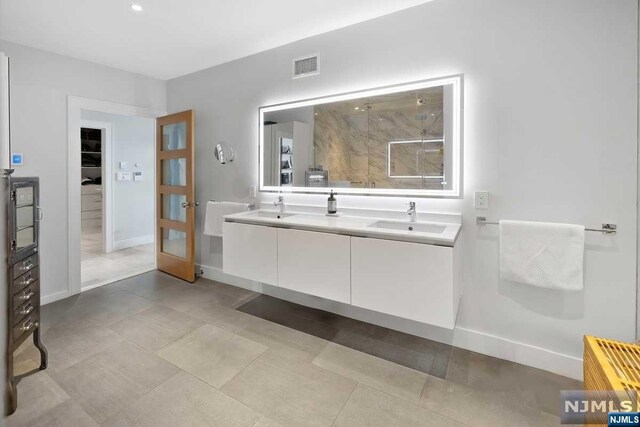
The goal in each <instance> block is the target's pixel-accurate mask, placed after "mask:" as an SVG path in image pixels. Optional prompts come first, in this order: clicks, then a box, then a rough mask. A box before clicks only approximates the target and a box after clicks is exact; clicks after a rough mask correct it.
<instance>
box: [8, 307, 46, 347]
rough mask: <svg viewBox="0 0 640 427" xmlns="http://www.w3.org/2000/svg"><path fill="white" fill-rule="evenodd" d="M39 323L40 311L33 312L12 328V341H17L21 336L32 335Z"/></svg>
mask: <svg viewBox="0 0 640 427" xmlns="http://www.w3.org/2000/svg"><path fill="white" fill-rule="evenodd" d="M39 322H40V311H39V310H38V309H35V310H33V311H32V312H31V313H29V314H28V315H27V316H25V317H24V318H23V319H22V320H20V322H18V324H17V325H15V326H14V327H13V340H14V341H18V340H19V339H20V338H22V336H24V335H28V334H30V333H32V332H33V331H34V330H35V329H36V328H37V327H38V324H39Z"/></svg>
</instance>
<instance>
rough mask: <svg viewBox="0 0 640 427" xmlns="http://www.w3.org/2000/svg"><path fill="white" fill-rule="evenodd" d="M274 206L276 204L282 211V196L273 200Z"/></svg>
mask: <svg viewBox="0 0 640 427" xmlns="http://www.w3.org/2000/svg"><path fill="white" fill-rule="evenodd" d="M273 205H274V206H278V207H279V208H280V212H284V197H283V196H278V199H277V200H276V201H275V202H273Z"/></svg>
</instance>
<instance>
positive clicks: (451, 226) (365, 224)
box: [224, 209, 460, 246]
mask: <svg viewBox="0 0 640 427" xmlns="http://www.w3.org/2000/svg"><path fill="white" fill-rule="evenodd" d="M278 213H279V212H278V211H277V210H271V209H269V210H265V209H260V210H257V211H249V212H242V213H237V214H232V215H226V216H225V217H224V219H225V221H227V222H240V223H245V224H254V225H265V226H271V227H280V228H293V229H298V230H307V231H319V232H325V233H335V234H346V235H350V236H360V237H373V238H378V239H387V240H399V241H403V242H415V243H426V244H431V245H440V246H453V245H454V244H455V242H456V239H457V238H458V234H460V224H457V223H446V222H431V221H429V222H427V221H420V220H418V221H416V222H413V223H411V222H409V220H395V219H389V218H382V217H381V218H376V217H369V216H366V217H364V216H348V215H342V216H328V215H325V214H320V213H308V212H295V211H290V210H287V211H286V212H285V215H288V216H285V217H283V218H277V215H278ZM418 215H419V214H418ZM418 219H419V217H418ZM378 221H381V222H384V223H387V224H389V223H393V225H395V226H398V227H402V228H404V225H406V227H407V229H406V230H404V229H399V230H398V229H390V228H379V227H375V226H372V225H373V224H375V223H376V222H378ZM410 226H415V228H419V227H420V226H441V227H435V228H441V230H439V231H435V232H425V231H417V230H409V227H410Z"/></svg>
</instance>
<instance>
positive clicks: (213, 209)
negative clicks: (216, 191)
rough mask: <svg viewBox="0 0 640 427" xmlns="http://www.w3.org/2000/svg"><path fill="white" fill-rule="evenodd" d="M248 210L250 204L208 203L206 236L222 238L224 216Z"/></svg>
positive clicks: (205, 222) (205, 218)
mask: <svg viewBox="0 0 640 427" xmlns="http://www.w3.org/2000/svg"><path fill="white" fill-rule="evenodd" d="M248 209H249V204H248V203H236V202H207V211H206V212H205V217H204V234H206V235H207V236H217V237H222V224H223V223H224V216H225V215H231V214H234V213H238V212H245V211H247V210H248Z"/></svg>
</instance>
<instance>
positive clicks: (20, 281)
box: [12, 267, 40, 295]
mask: <svg viewBox="0 0 640 427" xmlns="http://www.w3.org/2000/svg"><path fill="white" fill-rule="evenodd" d="M39 272H40V270H39V268H38V267H34V268H33V269H31V270H29V271H28V272H26V273H25V274H23V275H22V276H20V277H18V278H17V279H14V280H13V289H12V291H13V292H12V294H13V295H15V294H16V293H18V292H20V291H21V290H23V289H24V288H26V287H27V286H29V285H30V284H32V283H33V282H35V281H36V280H38V273H39Z"/></svg>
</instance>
